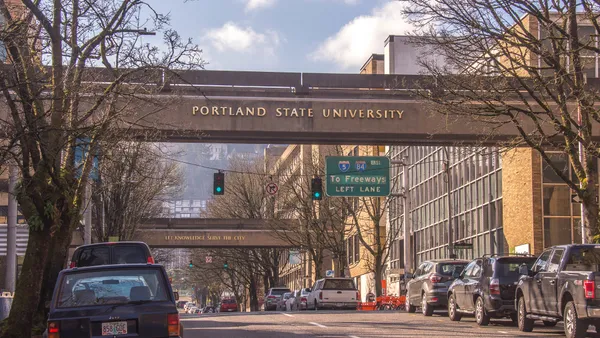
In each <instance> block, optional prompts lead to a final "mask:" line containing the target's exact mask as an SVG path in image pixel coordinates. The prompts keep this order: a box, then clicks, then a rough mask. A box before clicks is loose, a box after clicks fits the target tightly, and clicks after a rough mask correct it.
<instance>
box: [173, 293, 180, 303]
mask: <svg viewBox="0 0 600 338" xmlns="http://www.w3.org/2000/svg"><path fill="white" fill-rule="evenodd" d="M173 295H174V296H175V300H176V301H177V300H179V292H177V291H173Z"/></svg>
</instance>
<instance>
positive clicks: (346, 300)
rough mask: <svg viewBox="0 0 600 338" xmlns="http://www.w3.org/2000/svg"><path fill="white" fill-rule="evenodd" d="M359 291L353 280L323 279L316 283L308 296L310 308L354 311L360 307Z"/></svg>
mask: <svg viewBox="0 0 600 338" xmlns="http://www.w3.org/2000/svg"><path fill="white" fill-rule="evenodd" d="M358 298H359V297H358V290H357V289H356V286H355V285H354V280H352V278H323V279H319V280H318V281H316V282H315V284H314V286H313V287H312V289H311V291H310V294H309V295H308V299H307V305H308V308H310V309H314V310H318V309H323V308H334V309H352V310H356V309H357V307H358Z"/></svg>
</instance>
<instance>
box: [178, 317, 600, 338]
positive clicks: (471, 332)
mask: <svg viewBox="0 0 600 338" xmlns="http://www.w3.org/2000/svg"><path fill="white" fill-rule="evenodd" d="M181 318H182V323H183V326H184V329H185V330H184V338H205V337H206V338H208V337H210V338H215V337H227V338H229V337H236V338H237V337H240V338H245V337H247V338H259V337H260V338H264V337H286V338H305V337H306V338H308V337H322V338H325V337H344V338H358V337H360V338H375V337H377V338H383V337H386V338H387V337H390V338H391V337H426V336H429V337H564V333H563V326H562V323H559V324H558V325H557V326H556V327H554V328H546V327H544V326H543V325H542V323H541V322H540V323H537V322H536V326H535V328H534V329H533V332H532V333H523V332H520V331H519V330H518V329H517V327H516V326H514V325H513V324H512V322H511V321H510V320H492V322H491V323H490V325H489V326H487V327H479V326H477V324H476V323H475V319H474V318H469V317H463V319H462V321H460V322H451V321H450V320H449V319H448V316H447V315H446V314H444V313H440V314H437V313H436V314H434V315H433V316H432V317H424V316H423V315H421V314H409V313H406V312H392V311H366V312H357V311H303V312H288V313H282V312H256V313H244V312H242V313H218V314H208V315H182V317H181ZM587 336H588V337H600V334H597V333H595V332H594V327H590V331H588V335H587Z"/></svg>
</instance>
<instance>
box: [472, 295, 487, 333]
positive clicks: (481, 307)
mask: <svg viewBox="0 0 600 338" xmlns="http://www.w3.org/2000/svg"><path fill="white" fill-rule="evenodd" d="M475 320H476V321H477V325H479V326H487V325H488V324H489V323H490V315H488V314H487V313H486V311H485V304H484V303H483V297H477V300H476V301H475Z"/></svg>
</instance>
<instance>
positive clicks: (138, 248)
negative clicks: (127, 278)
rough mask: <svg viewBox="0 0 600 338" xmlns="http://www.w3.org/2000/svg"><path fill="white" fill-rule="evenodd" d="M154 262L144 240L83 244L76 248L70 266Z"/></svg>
mask: <svg viewBox="0 0 600 338" xmlns="http://www.w3.org/2000/svg"><path fill="white" fill-rule="evenodd" d="M144 263H149V264H154V263H155V262H154V258H153V257H152V252H151V251H150V247H148V244H146V243H144V242H106V243H94V244H88V245H82V246H79V247H77V249H75V252H73V256H72V257H71V264H70V265H69V267H70V268H75V267H84V266H96V265H108V264H144Z"/></svg>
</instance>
